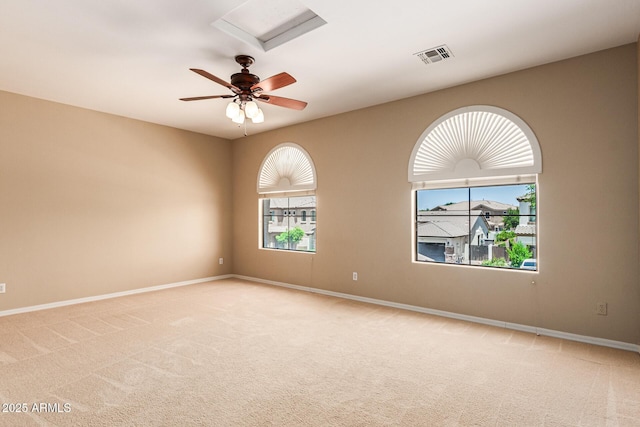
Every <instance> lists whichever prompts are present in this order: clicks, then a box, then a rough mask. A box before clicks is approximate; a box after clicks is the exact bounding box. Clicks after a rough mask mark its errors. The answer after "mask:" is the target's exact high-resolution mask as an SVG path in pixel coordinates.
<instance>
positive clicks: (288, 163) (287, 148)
mask: <svg viewBox="0 0 640 427" xmlns="http://www.w3.org/2000/svg"><path fill="white" fill-rule="evenodd" d="M316 187H317V182H316V169H315V166H314V164H313V161H312V160H311V157H310V156H309V153H307V152H306V151H305V149H304V148H302V147H300V146H299V145H297V144H294V143H290V142H287V143H283V144H280V145H278V146H276V147H274V148H273V149H272V150H271V151H270V152H269V153H268V154H267V156H266V157H265V158H264V160H263V161H262V165H261V166H260V172H259V173H258V193H259V194H272V193H290V192H302V191H310V190H315V189H316Z"/></svg>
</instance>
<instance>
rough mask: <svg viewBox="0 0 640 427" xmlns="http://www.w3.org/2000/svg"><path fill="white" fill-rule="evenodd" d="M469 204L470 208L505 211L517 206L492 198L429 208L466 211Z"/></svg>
mask: <svg viewBox="0 0 640 427" xmlns="http://www.w3.org/2000/svg"><path fill="white" fill-rule="evenodd" d="M469 205H471V210H483V211H485V210H492V211H506V210H509V209H516V208H517V206H515V205H509V204H507V203H502V202H496V201H494V200H472V201H471V203H469V202H468V201H464V202H458V203H452V204H450V205H439V206H436V207H435V208H433V209H431V210H432V211H467V210H469Z"/></svg>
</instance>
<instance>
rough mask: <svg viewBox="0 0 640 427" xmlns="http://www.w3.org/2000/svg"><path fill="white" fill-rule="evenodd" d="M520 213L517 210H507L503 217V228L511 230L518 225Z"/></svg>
mask: <svg viewBox="0 0 640 427" xmlns="http://www.w3.org/2000/svg"><path fill="white" fill-rule="evenodd" d="M519 215H520V211H519V210H518V209H507V214H506V215H505V216H504V228H506V229H507V230H512V229H514V228H516V227H517V226H518V224H519V223H520V216H519Z"/></svg>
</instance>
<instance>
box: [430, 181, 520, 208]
mask: <svg viewBox="0 0 640 427" xmlns="http://www.w3.org/2000/svg"><path fill="white" fill-rule="evenodd" d="M527 185H528V184H519V185H500V186H496V187H473V188H471V200H492V201H494V202H502V203H507V204H510V205H514V206H516V207H517V206H518V201H517V200H516V198H517V197H520V196H524V195H525V194H527ZM468 191H469V190H468V189H467V188H451V189H446V190H420V191H418V210H425V209H433V208H434V207H436V206H439V205H444V204H445V203H448V202H453V203H457V202H462V201H467V200H468V197H469V192H468Z"/></svg>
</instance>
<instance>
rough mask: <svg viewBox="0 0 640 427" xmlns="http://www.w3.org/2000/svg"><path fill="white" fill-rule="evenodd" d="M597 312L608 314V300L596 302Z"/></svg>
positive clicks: (602, 314) (603, 314)
mask: <svg viewBox="0 0 640 427" xmlns="http://www.w3.org/2000/svg"><path fill="white" fill-rule="evenodd" d="M596 314H599V315H601V316H606V315H607V303H606V302H599V303H597V304H596Z"/></svg>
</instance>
